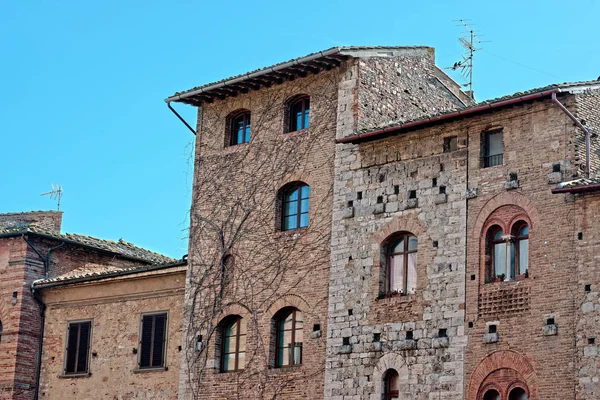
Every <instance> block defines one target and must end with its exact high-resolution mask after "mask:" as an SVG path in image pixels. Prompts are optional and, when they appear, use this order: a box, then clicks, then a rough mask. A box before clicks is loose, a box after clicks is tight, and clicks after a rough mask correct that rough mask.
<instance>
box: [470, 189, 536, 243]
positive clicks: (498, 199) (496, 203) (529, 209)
mask: <svg viewBox="0 0 600 400" xmlns="http://www.w3.org/2000/svg"><path fill="white" fill-rule="evenodd" d="M510 205H512V206H517V207H520V208H522V209H523V210H524V211H525V214H526V215H527V216H528V217H529V222H530V227H529V228H530V231H533V229H534V228H535V224H536V223H537V222H538V221H539V216H538V212H537V209H536V208H535V206H534V205H533V202H532V201H531V200H529V198H527V197H526V196H524V195H522V194H520V193H517V192H505V193H500V194H498V195H496V196H494V197H492V198H491V199H489V200H488V201H487V203H486V204H485V205H484V206H483V207H482V208H481V211H479V214H478V215H477V222H475V227H474V228H473V237H479V236H481V235H482V234H483V230H484V225H486V221H487V220H488V219H489V217H490V216H491V215H492V213H493V212H494V211H495V210H497V209H498V208H500V207H502V206H510Z"/></svg>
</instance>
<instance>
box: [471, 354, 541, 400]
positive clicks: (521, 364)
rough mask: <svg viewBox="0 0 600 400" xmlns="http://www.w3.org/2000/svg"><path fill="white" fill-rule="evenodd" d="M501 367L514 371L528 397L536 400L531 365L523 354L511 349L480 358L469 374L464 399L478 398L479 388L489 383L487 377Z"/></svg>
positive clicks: (535, 381) (534, 378)
mask: <svg viewBox="0 0 600 400" xmlns="http://www.w3.org/2000/svg"><path fill="white" fill-rule="evenodd" d="M503 369H508V370H512V371H514V372H515V376H517V375H518V376H519V377H520V379H521V380H522V381H523V383H524V384H525V385H526V386H527V388H528V391H529V397H528V398H529V399H530V400H538V397H537V378H536V374H535V370H534V368H533V366H532V365H531V363H530V362H529V360H528V359H527V358H525V357H524V356H523V355H521V354H519V353H517V352H514V351H511V350H500V351H496V352H494V353H492V354H490V355H488V356H487V357H485V358H484V359H483V360H481V362H480V363H479V364H478V365H477V367H476V368H475V370H474V371H473V373H472V374H471V379H470V381H469V387H468V390H467V396H466V400H479V399H478V397H477V396H478V394H479V391H480V389H482V388H483V387H485V386H487V385H490V382H489V380H488V379H487V378H488V377H489V376H490V375H492V374H494V373H495V372H497V371H500V370H503Z"/></svg>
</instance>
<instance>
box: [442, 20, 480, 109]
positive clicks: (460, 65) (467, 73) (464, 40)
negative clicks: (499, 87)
mask: <svg viewBox="0 0 600 400" xmlns="http://www.w3.org/2000/svg"><path fill="white" fill-rule="evenodd" d="M465 21H467V20H464V19H459V20H458V22H460V25H457V26H463V27H464V28H466V29H467V31H468V32H469V36H468V37H460V38H458V41H459V42H460V44H462V46H463V47H464V48H465V51H466V52H465V54H463V56H462V58H463V59H462V61H457V62H455V63H454V65H453V66H451V67H449V68H448V69H451V70H452V71H456V70H460V72H461V73H462V75H463V77H464V78H465V79H467V80H468V81H469V82H468V83H466V84H464V85H463V86H465V87H468V88H469V90H468V91H467V93H468V94H469V97H471V98H472V99H473V100H475V95H474V93H473V55H474V54H475V52H476V51H478V50H481V48H476V47H475V46H476V45H478V44H481V43H483V42H482V41H481V40H480V39H479V38H478V37H477V35H476V34H475V30H474V29H472V28H471V26H469V25H467V23H466V22H465Z"/></svg>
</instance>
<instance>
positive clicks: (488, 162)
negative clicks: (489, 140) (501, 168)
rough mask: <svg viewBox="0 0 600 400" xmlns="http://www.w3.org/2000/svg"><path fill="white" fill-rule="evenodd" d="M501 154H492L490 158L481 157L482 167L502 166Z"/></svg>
mask: <svg viewBox="0 0 600 400" xmlns="http://www.w3.org/2000/svg"><path fill="white" fill-rule="evenodd" d="M502 156H503V154H502V153H501V154H494V155H491V156H485V157H483V167H484V168H487V167H495V166H496V165H502V161H503V157H502Z"/></svg>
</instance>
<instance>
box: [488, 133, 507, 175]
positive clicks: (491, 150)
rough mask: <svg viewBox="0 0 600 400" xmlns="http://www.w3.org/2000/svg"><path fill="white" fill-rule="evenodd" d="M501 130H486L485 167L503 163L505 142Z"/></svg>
mask: <svg viewBox="0 0 600 400" xmlns="http://www.w3.org/2000/svg"><path fill="white" fill-rule="evenodd" d="M502 137H503V133H502V131H501V130H497V131H490V132H485V133H484V135H483V139H484V140H483V167H484V168H488V167H494V166H496V165H502V163H503V153H504V144H503V142H502Z"/></svg>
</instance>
